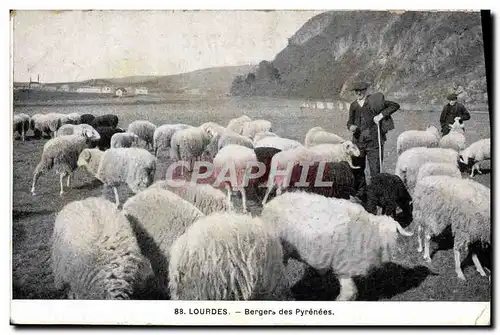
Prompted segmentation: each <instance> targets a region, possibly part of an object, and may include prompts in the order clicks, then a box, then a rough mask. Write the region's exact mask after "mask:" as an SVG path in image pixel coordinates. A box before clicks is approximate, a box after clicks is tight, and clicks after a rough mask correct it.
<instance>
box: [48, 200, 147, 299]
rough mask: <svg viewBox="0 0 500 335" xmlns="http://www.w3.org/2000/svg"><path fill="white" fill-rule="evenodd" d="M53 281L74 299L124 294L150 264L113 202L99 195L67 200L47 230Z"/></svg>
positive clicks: (127, 294)
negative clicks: (50, 245)
mask: <svg viewBox="0 0 500 335" xmlns="http://www.w3.org/2000/svg"><path fill="white" fill-rule="evenodd" d="M51 260H52V271H53V273H54V280H55V285H56V287H57V288H58V289H62V288H63V287H64V285H65V284H68V285H69V287H70V290H71V293H72V295H73V297H74V298H76V299H128V298H131V296H132V295H133V293H134V289H135V288H138V287H140V286H141V285H142V284H144V281H145V280H147V278H148V277H149V276H151V275H152V274H153V273H152V269H151V265H150V263H149V261H147V260H146V259H145V258H144V257H143V256H142V255H141V252H140V250H139V246H138V245H137V241H136V239H135V237H134V233H133V231H132V229H131V227H130V225H129V223H128V222H127V220H126V219H125V217H124V216H123V215H122V214H121V213H120V212H118V210H117V209H116V207H115V205H114V204H112V203H111V202H109V201H107V200H104V199H101V198H94V197H91V198H87V199H85V200H81V201H74V202H71V203H69V204H67V205H66V206H65V207H64V208H63V209H62V210H61V211H60V212H59V214H58V215H57V217H56V220H55V224H54V231H53V235H52V258H51Z"/></svg>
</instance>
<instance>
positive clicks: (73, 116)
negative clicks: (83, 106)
mask: <svg viewBox="0 0 500 335" xmlns="http://www.w3.org/2000/svg"><path fill="white" fill-rule="evenodd" d="M66 117H67V118H68V119H69V122H70V123H71V124H80V123H82V117H81V116H80V114H78V113H69V114H68V115H66Z"/></svg>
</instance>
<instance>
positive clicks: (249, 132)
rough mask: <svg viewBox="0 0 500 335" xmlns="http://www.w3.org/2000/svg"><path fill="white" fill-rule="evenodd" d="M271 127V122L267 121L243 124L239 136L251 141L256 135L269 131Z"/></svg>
mask: <svg viewBox="0 0 500 335" xmlns="http://www.w3.org/2000/svg"><path fill="white" fill-rule="evenodd" d="M271 127H272V124H271V122H269V121H267V120H253V121H250V122H245V123H243V129H242V131H241V134H242V135H243V136H245V137H248V138H249V139H251V140H253V139H254V137H255V135H256V134H257V133H260V132H267V131H271Z"/></svg>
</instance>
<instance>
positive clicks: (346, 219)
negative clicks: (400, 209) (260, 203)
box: [260, 192, 412, 300]
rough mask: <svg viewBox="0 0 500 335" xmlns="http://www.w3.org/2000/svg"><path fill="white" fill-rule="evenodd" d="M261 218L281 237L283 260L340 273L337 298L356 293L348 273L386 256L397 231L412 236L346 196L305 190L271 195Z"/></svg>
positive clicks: (361, 272) (371, 265)
mask: <svg viewBox="0 0 500 335" xmlns="http://www.w3.org/2000/svg"><path fill="white" fill-rule="evenodd" d="M260 217H261V219H262V220H263V221H264V222H265V223H266V225H267V226H268V229H269V230H270V231H274V232H275V233H276V234H277V235H278V236H279V238H280V239H281V241H282V245H283V249H284V260H285V264H287V262H288V259H289V258H294V259H296V260H299V261H301V262H303V263H306V264H308V265H309V266H311V267H312V268H314V269H316V270H317V271H319V272H320V273H325V272H327V271H328V270H332V271H333V272H334V273H335V274H337V275H338V276H339V279H340V294H339V296H338V297H337V300H351V299H353V298H354V297H355V296H356V291H357V290H356V287H355V284H354V282H353V280H352V277H354V276H362V275H366V274H367V273H368V272H369V271H370V270H371V269H372V268H374V267H378V266H380V265H381V264H382V263H383V262H387V261H390V260H391V258H392V255H393V251H394V249H395V247H396V241H397V237H398V232H399V233H400V234H402V235H404V236H411V235H412V233H409V232H406V231H405V230H404V229H403V228H402V227H401V226H400V225H399V223H397V222H396V221H395V220H394V219H392V218H390V217H388V216H376V215H372V214H370V213H368V212H366V211H365V210H364V209H363V207H362V206H361V205H358V204H355V203H352V202H350V201H349V200H345V199H336V198H326V197H324V196H321V195H317V194H310V193H305V192H288V193H285V194H283V195H281V196H279V197H276V198H274V199H273V200H271V201H270V202H269V203H268V204H266V205H265V206H264V208H263V210H262V214H261V216H260Z"/></svg>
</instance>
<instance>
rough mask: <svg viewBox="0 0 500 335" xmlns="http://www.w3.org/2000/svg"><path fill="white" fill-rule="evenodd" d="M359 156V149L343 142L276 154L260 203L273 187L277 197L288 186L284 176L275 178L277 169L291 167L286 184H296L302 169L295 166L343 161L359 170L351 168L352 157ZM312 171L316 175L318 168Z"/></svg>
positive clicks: (265, 199) (347, 142) (315, 167)
mask: <svg viewBox="0 0 500 335" xmlns="http://www.w3.org/2000/svg"><path fill="white" fill-rule="evenodd" d="M359 154H360V151H359V148H358V147H357V146H356V145H354V143H352V142H351V141H344V142H343V143H341V144H329V143H325V144H318V145H315V146H313V147H309V148H308V147H303V146H300V147H297V148H294V149H289V150H285V151H281V152H279V153H277V154H276V155H275V156H274V157H273V160H272V161H271V171H272V172H271V173H270V174H269V177H270V178H272V179H271V183H270V184H269V183H268V188H267V192H266V194H265V196H264V199H263V201H262V203H263V204H264V203H265V202H266V201H267V198H268V197H269V195H270V193H271V191H272V189H273V187H274V186H275V185H276V186H277V187H278V189H277V194H278V195H279V194H281V193H282V191H283V190H284V189H285V188H287V186H288V183H287V184H286V185H285V183H284V181H285V179H284V176H275V174H274V172H275V171H276V170H277V169H279V170H287V169H288V168H290V166H292V167H293V170H292V171H291V172H290V173H289V174H288V176H289V177H290V178H289V179H288V182H289V183H296V182H298V181H299V180H300V174H302V169H300V168H298V167H294V166H295V165H299V166H302V165H304V164H310V165H314V164H318V163H320V162H322V163H327V162H330V163H337V162H342V161H345V162H347V164H349V166H350V167H351V168H352V169H359V167H357V166H353V164H352V156H359ZM313 170H314V171H316V173H317V172H318V167H317V166H314V168H313ZM294 172H295V173H294ZM297 174H298V175H297ZM314 181H315V178H314ZM314 181H313V182H314Z"/></svg>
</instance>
